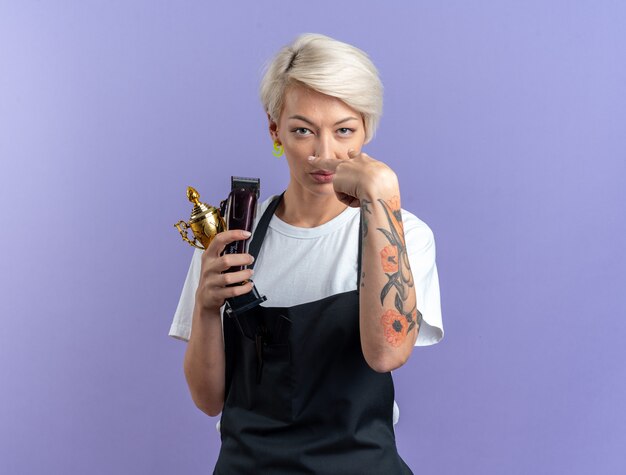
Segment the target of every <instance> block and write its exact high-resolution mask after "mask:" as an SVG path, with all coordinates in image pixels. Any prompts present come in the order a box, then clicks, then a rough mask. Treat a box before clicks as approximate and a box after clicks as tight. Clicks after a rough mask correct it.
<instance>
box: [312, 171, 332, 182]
mask: <svg viewBox="0 0 626 475" xmlns="http://www.w3.org/2000/svg"><path fill="white" fill-rule="evenodd" d="M311 176H312V177H313V179H314V180H315V181H317V182H318V183H330V182H332V181H333V177H334V176H335V173H334V172H331V171H328V170H315V171H313V172H311Z"/></svg>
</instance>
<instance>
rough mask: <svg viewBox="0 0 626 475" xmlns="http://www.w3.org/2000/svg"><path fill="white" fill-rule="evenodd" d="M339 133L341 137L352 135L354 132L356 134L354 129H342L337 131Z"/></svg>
mask: <svg viewBox="0 0 626 475" xmlns="http://www.w3.org/2000/svg"><path fill="white" fill-rule="evenodd" d="M337 132H339V135H350V134H351V133H352V132H354V129H349V128H347V127H342V128H340V129H337Z"/></svg>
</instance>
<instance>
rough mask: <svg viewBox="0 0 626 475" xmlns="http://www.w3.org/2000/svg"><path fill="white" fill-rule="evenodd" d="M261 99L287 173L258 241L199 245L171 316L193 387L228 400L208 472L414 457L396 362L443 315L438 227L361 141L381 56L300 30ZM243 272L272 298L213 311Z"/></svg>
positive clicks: (235, 235) (231, 234) (339, 468)
mask: <svg viewBox="0 0 626 475" xmlns="http://www.w3.org/2000/svg"><path fill="white" fill-rule="evenodd" d="M261 100H262V102H263V105H264V107H265V109H266V111H267V117H268V124H269V133H270V137H271V139H272V141H273V142H274V147H275V148H278V149H281V150H284V156H285V159H286V161H287V164H288V166H289V170H290V181H289V183H288V185H287V188H286V190H285V192H284V193H283V194H282V195H280V196H273V197H271V198H269V199H267V200H266V201H264V202H263V203H262V205H261V206H260V209H259V212H258V213H257V222H256V225H255V229H254V235H253V237H252V238H251V244H250V250H251V251H250V252H251V253H255V254H256V255H254V256H253V255H251V254H237V255H227V256H220V253H221V252H222V250H223V249H224V247H225V246H226V245H227V244H228V243H230V242H232V241H236V240H241V239H248V238H250V236H249V235H248V234H246V233H244V232H243V231H241V230H229V231H226V232H223V233H221V234H219V235H218V236H217V237H216V238H215V239H214V240H213V242H212V243H211V245H210V246H209V248H208V249H207V250H206V251H204V252H201V251H196V253H195V254H194V257H193V260H192V263H191V267H190V271H189V274H188V276H187V281H186V282H185V287H184V289H183V294H182V296H181V300H180V303H179V306H178V309H177V312H176V315H175V318H174V322H173V324H172V327H171V329H170V335H172V336H174V337H177V338H181V339H184V340H187V341H189V344H188V347H187V351H186V354H185V364H184V368H185V376H186V378H187V382H188V385H189V389H190V392H191V395H192V397H193V400H194V402H195V403H196V405H197V406H198V407H199V408H200V409H201V410H202V411H204V412H206V413H207V414H209V415H211V416H215V415H217V414H219V413H220V412H221V413H222V417H221V426H220V431H221V436H222V447H221V451H220V455H219V459H218V462H217V465H216V468H215V473H218V474H232V473H241V474H251V473H260V474H282V473H284V474H299V473H318V474H326V473H327V474H360V475H361V474H368V473H373V474H374V473H375V474H405V473H411V471H410V469H409V468H408V467H407V466H406V464H405V463H404V462H403V461H402V459H401V458H400V456H399V455H398V452H397V449H396V444H395V437H394V429H393V423H394V419H396V420H397V407H396V406H395V404H394V390H393V382H392V378H391V373H390V372H391V371H392V370H394V369H396V368H399V367H400V366H402V365H403V364H404V363H405V362H406V361H407V359H408V358H409V356H410V354H411V352H412V350H413V348H414V346H415V345H428V344H433V343H436V342H438V341H439V340H440V339H441V338H442V337H443V326H442V323H441V312H440V306H439V284H438V277H437V269H436V265H435V247H434V240H433V235H432V232H431V230H430V229H429V228H428V226H427V225H426V224H425V223H423V222H422V221H421V220H419V219H418V218H417V217H415V216H414V215H412V214H411V213H408V212H406V211H404V210H402V209H401V207H400V189H399V185H398V179H397V176H396V174H395V173H394V172H393V170H392V169H391V168H389V166H387V165H386V164H385V163H384V162H382V161H379V160H376V159H374V158H372V157H370V156H369V155H367V154H366V153H364V152H363V151H362V147H363V145H364V144H366V143H367V142H369V141H370V140H371V139H372V137H373V135H374V132H375V130H376V127H377V124H378V121H379V118H380V116H381V112H382V84H381V83H380V80H379V77H378V73H377V70H376V68H375V67H374V65H373V64H372V63H371V61H370V60H369V58H368V57H367V55H366V54H365V53H363V52H362V51H360V50H359V49H357V48H355V47H353V46H351V45H348V44H345V43H342V42H339V41H336V40H333V39H331V38H328V37H326V36H322V35H313V34H307V35H302V36H300V37H299V38H297V39H296V40H295V42H294V43H293V44H291V45H289V46H287V47H285V48H283V49H282V50H281V51H280V52H279V53H278V54H277V56H276V57H275V58H274V60H273V61H272V63H271V64H270V65H269V67H268V69H267V71H266V73H265V76H264V78H263V80H262V83H261ZM252 249H255V250H254V251H252ZM243 265H248V266H249V268H248V269H246V270H242V271H240V272H235V273H222V272H223V271H225V270H226V269H228V268H230V267H231V266H243ZM252 279H253V281H254V282H252ZM246 281H247V283H243V282H246ZM240 283H243V284H242V285H236V286H234V287H233V286H230V285H231V284H240ZM252 285H256V286H257V287H258V289H259V292H260V293H261V294H263V295H266V296H267V299H268V300H267V301H266V302H265V303H264V304H263V305H262V306H260V307H257V308H256V309H253V310H251V311H249V312H247V313H246V314H245V315H244V316H243V317H242V318H241V320H242V321H243V325H242V321H239V322H235V321H234V319H232V318H228V317H223V316H222V312H221V308H222V306H223V305H224V301H225V299H226V298H229V297H233V296H237V295H242V294H245V293H247V292H249V291H250V290H251V289H252ZM191 328H193V332H192V331H191Z"/></svg>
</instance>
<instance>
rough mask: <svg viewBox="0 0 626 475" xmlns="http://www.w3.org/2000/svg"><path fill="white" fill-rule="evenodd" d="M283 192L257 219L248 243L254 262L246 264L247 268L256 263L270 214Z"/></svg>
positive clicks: (272, 213)
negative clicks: (250, 240) (257, 221)
mask: <svg viewBox="0 0 626 475" xmlns="http://www.w3.org/2000/svg"><path fill="white" fill-rule="evenodd" d="M284 194H285V192H284V191H283V192H282V193H281V194H280V195H279V196H277V197H276V198H274V200H273V201H272V202H271V203H270V204H269V206H268V207H267V208H266V209H265V212H264V213H263V216H261V219H260V220H259V224H258V225H257V227H256V229H255V230H254V236H253V237H252V242H251V243H250V247H249V248H248V254H251V255H252V256H253V257H254V262H253V263H252V264H250V265H249V266H248V269H252V268H254V264H255V263H256V258H257V257H259V251H260V250H261V244H263V240H264V239H265V234H266V233H267V227H268V226H269V224H270V221H271V219H272V216H274V213H275V212H276V208H278V205H279V204H280V202H281V200H282V199H283V195H284Z"/></svg>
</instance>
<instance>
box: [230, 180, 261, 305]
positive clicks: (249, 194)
mask: <svg viewBox="0 0 626 475" xmlns="http://www.w3.org/2000/svg"><path fill="white" fill-rule="evenodd" d="M260 184H261V180H259V179H258V178H243V177H235V176H233V177H231V191H230V194H229V195H228V198H227V199H226V200H224V201H222V203H221V204H220V214H221V215H222V216H223V217H224V221H225V222H226V229H243V230H245V231H249V232H252V226H253V225H254V218H255V215H256V207H257V206H256V205H257V201H258V199H259V190H260ZM247 251H248V241H247V240H242V241H234V242H231V243H230V244H228V245H227V246H226V248H225V249H224V251H223V252H222V255H224V254H243V253H246V252H247ZM245 268H246V266H233V267H231V268H230V269H228V270H226V271H225V272H237V271H240V270H243V269H245ZM233 285H241V284H233ZM265 300H267V298H266V297H265V296H264V295H259V293H258V291H257V289H256V287H252V290H251V291H250V292H248V293H247V294H244V295H240V296H237V297H231V298H229V299H226V309H225V313H226V314H227V315H228V316H230V317H232V316H233V314H241V313H243V312H245V311H247V310H250V309H251V308H253V307H256V306H257V305H259V304H260V303H261V302H264V301H265Z"/></svg>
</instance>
